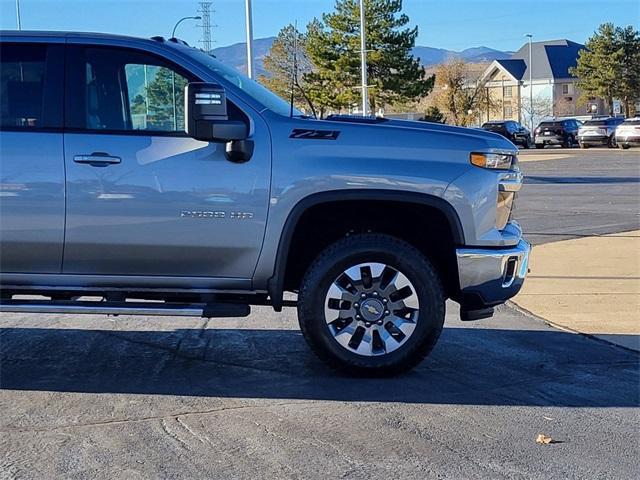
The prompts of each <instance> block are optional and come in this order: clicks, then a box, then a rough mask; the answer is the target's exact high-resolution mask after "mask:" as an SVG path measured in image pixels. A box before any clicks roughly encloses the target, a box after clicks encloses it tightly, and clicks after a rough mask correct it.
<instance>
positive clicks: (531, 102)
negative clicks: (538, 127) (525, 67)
mask: <svg viewBox="0 0 640 480" xmlns="http://www.w3.org/2000/svg"><path fill="white" fill-rule="evenodd" d="M525 37H528V38H529V124H530V125H531V130H532V131H533V81H532V74H533V65H531V39H532V38H533V35H531V34H530V33H527V34H525Z"/></svg>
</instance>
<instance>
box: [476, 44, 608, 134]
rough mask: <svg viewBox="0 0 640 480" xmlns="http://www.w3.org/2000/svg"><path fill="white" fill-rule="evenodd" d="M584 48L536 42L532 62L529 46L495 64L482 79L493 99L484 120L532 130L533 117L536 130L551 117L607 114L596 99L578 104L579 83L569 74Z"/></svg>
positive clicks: (483, 113)
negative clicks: (544, 120)
mask: <svg viewBox="0 0 640 480" xmlns="http://www.w3.org/2000/svg"><path fill="white" fill-rule="evenodd" d="M584 48H585V47H584V45H582V44H580V43H576V42H572V41H570V40H566V39H563V40H550V41H544V42H532V43H531V62H529V44H528V43H525V44H524V45H523V46H522V47H520V49H519V50H518V51H517V52H515V53H514V54H513V55H512V56H511V58H509V59H506V60H494V61H493V62H492V63H491V64H490V65H489V66H488V67H487V69H486V70H485V71H484V73H483V74H482V76H481V77H480V79H479V81H480V82H482V83H484V86H485V87H486V88H487V89H488V93H489V95H490V96H491V99H492V102H491V103H492V108H487V109H486V110H485V111H484V112H479V114H480V116H481V117H482V118H481V120H482V121H483V122H484V121H488V120H503V119H504V120H516V121H519V122H521V123H523V124H524V125H527V126H530V123H531V115H532V114H533V125H534V126H535V125H537V124H538V122H540V121H541V120H542V119H544V118H549V117H568V116H584V115H591V114H594V113H606V109H605V105H604V101H603V100H602V99H597V98H593V99H589V100H588V102H587V103H586V104H585V105H580V106H579V105H578V104H577V100H578V97H579V94H580V92H579V91H578V88H577V80H578V79H577V78H576V77H574V76H573V75H571V73H569V69H570V68H571V67H575V65H576V62H577V59H578V52H580V50H582V49H584ZM530 74H531V75H530ZM530 78H531V82H530V80H529V79H530ZM530 92H532V96H533V103H531V102H530ZM530 105H533V107H532V108H531V107H530ZM532 110H533V111H532Z"/></svg>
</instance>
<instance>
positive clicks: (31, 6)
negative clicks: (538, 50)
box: [0, 0, 640, 50]
mask: <svg viewBox="0 0 640 480" xmlns="http://www.w3.org/2000/svg"><path fill="white" fill-rule="evenodd" d="M197 4H198V2H197V1H196V0H20V5H21V12H22V28H23V29H35V30H47V29H48V30H81V31H99V32H110V33H120V34H126V35H134V36H142V37H150V36H153V35H163V36H169V35H170V33H171V29H172V28H173V25H174V23H175V22H176V20H177V19H179V18H180V17H182V16H186V15H195V13H196V10H197ZM333 5H334V0H253V10H254V36H255V37H256V38H260V37H267V36H272V35H276V34H277V32H278V30H279V29H280V27H282V26H283V25H286V24H287V23H293V22H294V21H295V20H297V21H298V25H305V24H306V23H307V22H308V21H309V20H311V19H312V18H313V17H314V16H320V15H321V14H322V13H323V12H327V11H330V10H331V9H332V7H333ZM213 9H214V10H215V13H214V14H213V23H214V24H215V25H217V26H216V27H215V28H214V29H213V32H212V37H213V40H214V45H213V46H214V47H219V46H225V45H229V44H232V43H236V42H242V41H244V0H213ZM404 10H405V12H406V13H407V14H408V15H409V17H410V19H411V22H412V24H417V25H418V27H419V32H420V34H419V38H418V41H417V43H418V44H419V45H425V46H430V47H440V48H447V49H451V50H462V49H465V48H468V47H474V46H479V45H485V46H488V47H492V48H497V49H501V50H516V49H517V48H518V47H519V46H520V45H521V44H522V43H524V38H523V34H525V33H529V32H530V33H533V35H534V39H535V40H550V39H556V38H569V39H571V40H574V41H577V42H584V41H585V40H586V39H587V38H588V37H589V36H590V35H591V34H592V33H593V31H594V30H595V29H596V28H597V27H598V25H599V24H600V23H603V22H605V21H611V22H613V23H615V24H616V25H629V24H633V25H635V26H636V27H637V26H638V25H639V24H640V0H446V1H443V0H404ZM15 25H16V23H15V0H0V28H2V29H13V28H15ZM177 36H179V37H181V38H184V39H185V40H187V41H188V42H189V43H190V44H192V45H196V44H197V42H198V39H199V38H200V31H199V30H198V29H197V28H196V22H195V21H187V22H183V23H182V25H181V26H180V27H179V30H178V34H177Z"/></svg>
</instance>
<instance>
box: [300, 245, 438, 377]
mask: <svg viewBox="0 0 640 480" xmlns="http://www.w3.org/2000/svg"><path fill="white" fill-rule="evenodd" d="M444 312H445V299H444V293H443V290H442V285H441V282H440V278H439V277H438V275H437V273H436V271H435V269H434V268H433V266H432V265H431V263H430V262H429V260H427V258H426V257H425V256H424V255H423V254H422V253H420V252H419V251H418V250H417V249H416V248H414V247H413V246H411V245H409V244H408V243H406V242H404V241H402V240H399V239H397V238H395V237H391V236H389V235H382V234H356V235H351V236H349V237H346V238H344V239H342V240H340V241H338V242H336V243H334V244H333V245H331V246H329V247H328V248H327V249H326V250H324V251H323V252H322V253H321V254H320V255H319V256H318V257H317V258H316V260H315V261H314V262H313V264H312V265H311V266H310V267H309V269H308V271H307V273H306V274H305V276H304V279H303V280H302V286H301V288H300V292H299V295H298V320H299V322H300V328H301V330H302V333H303V335H304V337H305V339H306V340H307V342H308V343H309V346H310V347H311V349H312V350H313V351H314V352H315V353H316V354H317V355H318V357H320V358H321V359H322V360H324V361H326V362H327V363H329V364H330V365H331V366H333V367H334V368H336V369H339V370H345V371H348V372H350V373H354V374H365V375H395V374H399V373H401V372H404V371H407V370H409V369H411V368H413V367H414V366H415V365H417V364H418V363H420V362H421V361H422V360H423V359H424V358H425V357H426V356H427V355H428V354H429V353H430V352H431V350H432V349H433V347H434V346H435V344H436V341H437V340H438V337H439V336H440V333H441V332H442V326H443V324H444Z"/></svg>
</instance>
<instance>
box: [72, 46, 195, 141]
mask: <svg viewBox="0 0 640 480" xmlns="http://www.w3.org/2000/svg"><path fill="white" fill-rule="evenodd" d="M72 51H73V53H72V54H71V55H70V62H69V64H70V67H69V68H70V71H69V75H68V78H69V79H71V80H70V81H71V82H75V83H76V86H77V88H74V87H73V86H72V87H71V91H72V92H73V91H80V92H83V94H82V95H80V96H77V95H76V96H74V95H69V96H68V98H69V103H70V104H69V105H68V108H67V112H68V116H67V125H68V126H69V127H71V128H80V129H87V130H92V131H109V132H121V131H128V132H132V133H133V132H145V133H146V134H149V133H148V132H165V133H180V132H182V133H184V89H185V86H186V85H187V83H188V82H189V81H190V79H189V78H188V74H186V73H185V72H183V71H178V69H177V68H175V67H173V66H171V65H169V64H168V63H167V62H165V61H164V60H162V59H160V58H157V57H155V56H153V55H150V54H145V53H141V52H136V51H130V50H120V49H111V48H73V49H72ZM78 97H79V98H78Z"/></svg>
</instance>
